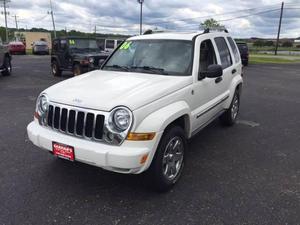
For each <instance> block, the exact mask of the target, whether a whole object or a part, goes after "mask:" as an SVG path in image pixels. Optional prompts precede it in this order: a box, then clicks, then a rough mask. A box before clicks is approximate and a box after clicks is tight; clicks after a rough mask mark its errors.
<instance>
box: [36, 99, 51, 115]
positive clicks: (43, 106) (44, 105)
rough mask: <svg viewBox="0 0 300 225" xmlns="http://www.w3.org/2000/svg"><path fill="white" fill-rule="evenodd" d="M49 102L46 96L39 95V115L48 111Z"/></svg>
mask: <svg viewBox="0 0 300 225" xmlns="http://www.w3.org/2000/svg"><path fill="white" fill-rule="evenodd" d="M48 105H49V100H48V97H47V96H46V95H41V96H40V97H39V100H38V110H39V112H41V113H45V112H47V110H48Z"/></svg>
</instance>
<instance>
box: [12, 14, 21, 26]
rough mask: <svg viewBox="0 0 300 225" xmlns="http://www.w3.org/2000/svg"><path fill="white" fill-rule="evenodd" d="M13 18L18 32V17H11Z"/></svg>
mask: <svg viewBox="0 0 300 225" xmlns="http://www.w3.org/2000/svg"><path fill="white" fill-rule="evenodd" d="M12 17H14V18H15V23H16V29H17V30H19V27H18V16H17V15H14V16H12Z"/></svg>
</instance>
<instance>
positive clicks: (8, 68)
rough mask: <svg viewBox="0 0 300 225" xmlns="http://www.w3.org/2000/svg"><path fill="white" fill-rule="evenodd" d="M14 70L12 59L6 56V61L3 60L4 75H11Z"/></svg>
mask: <svg viewBox="0 0 300 225" xmlns="http://www.w3.org/2000/svg"><path fill="white" fill-rule="evenodd" d="M11 72H12V68H11V60H10V58H9V57H8V56H6V57H5V58H4V62H3V71H2V75H3V76H9V75H11Z"/></svg>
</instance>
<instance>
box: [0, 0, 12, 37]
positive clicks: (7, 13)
mask: <svg viewBox="0 0 300 225" xmlns="http://www.w3.org/2000/svg"><path fill="white" fill-rule="evenodd" d="M0 1H1V2H2V3H3V8H4V12H1V13H2V14H4V17H5V35H6V40H5V41H6V42H8V30H7V15H9V12H7V11H6V8H7V3H9V2H10V0H0Z"/></svg>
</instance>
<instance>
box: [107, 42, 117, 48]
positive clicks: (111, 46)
mask: <svg viewBox="0 0 300 225" xmlns="http://www.w3.org/2000/svg"><path fill="white" fill-rule="evenodd" d="M106 48H109V49H114V48H115V41H114V40H106Z"/></svg>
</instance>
